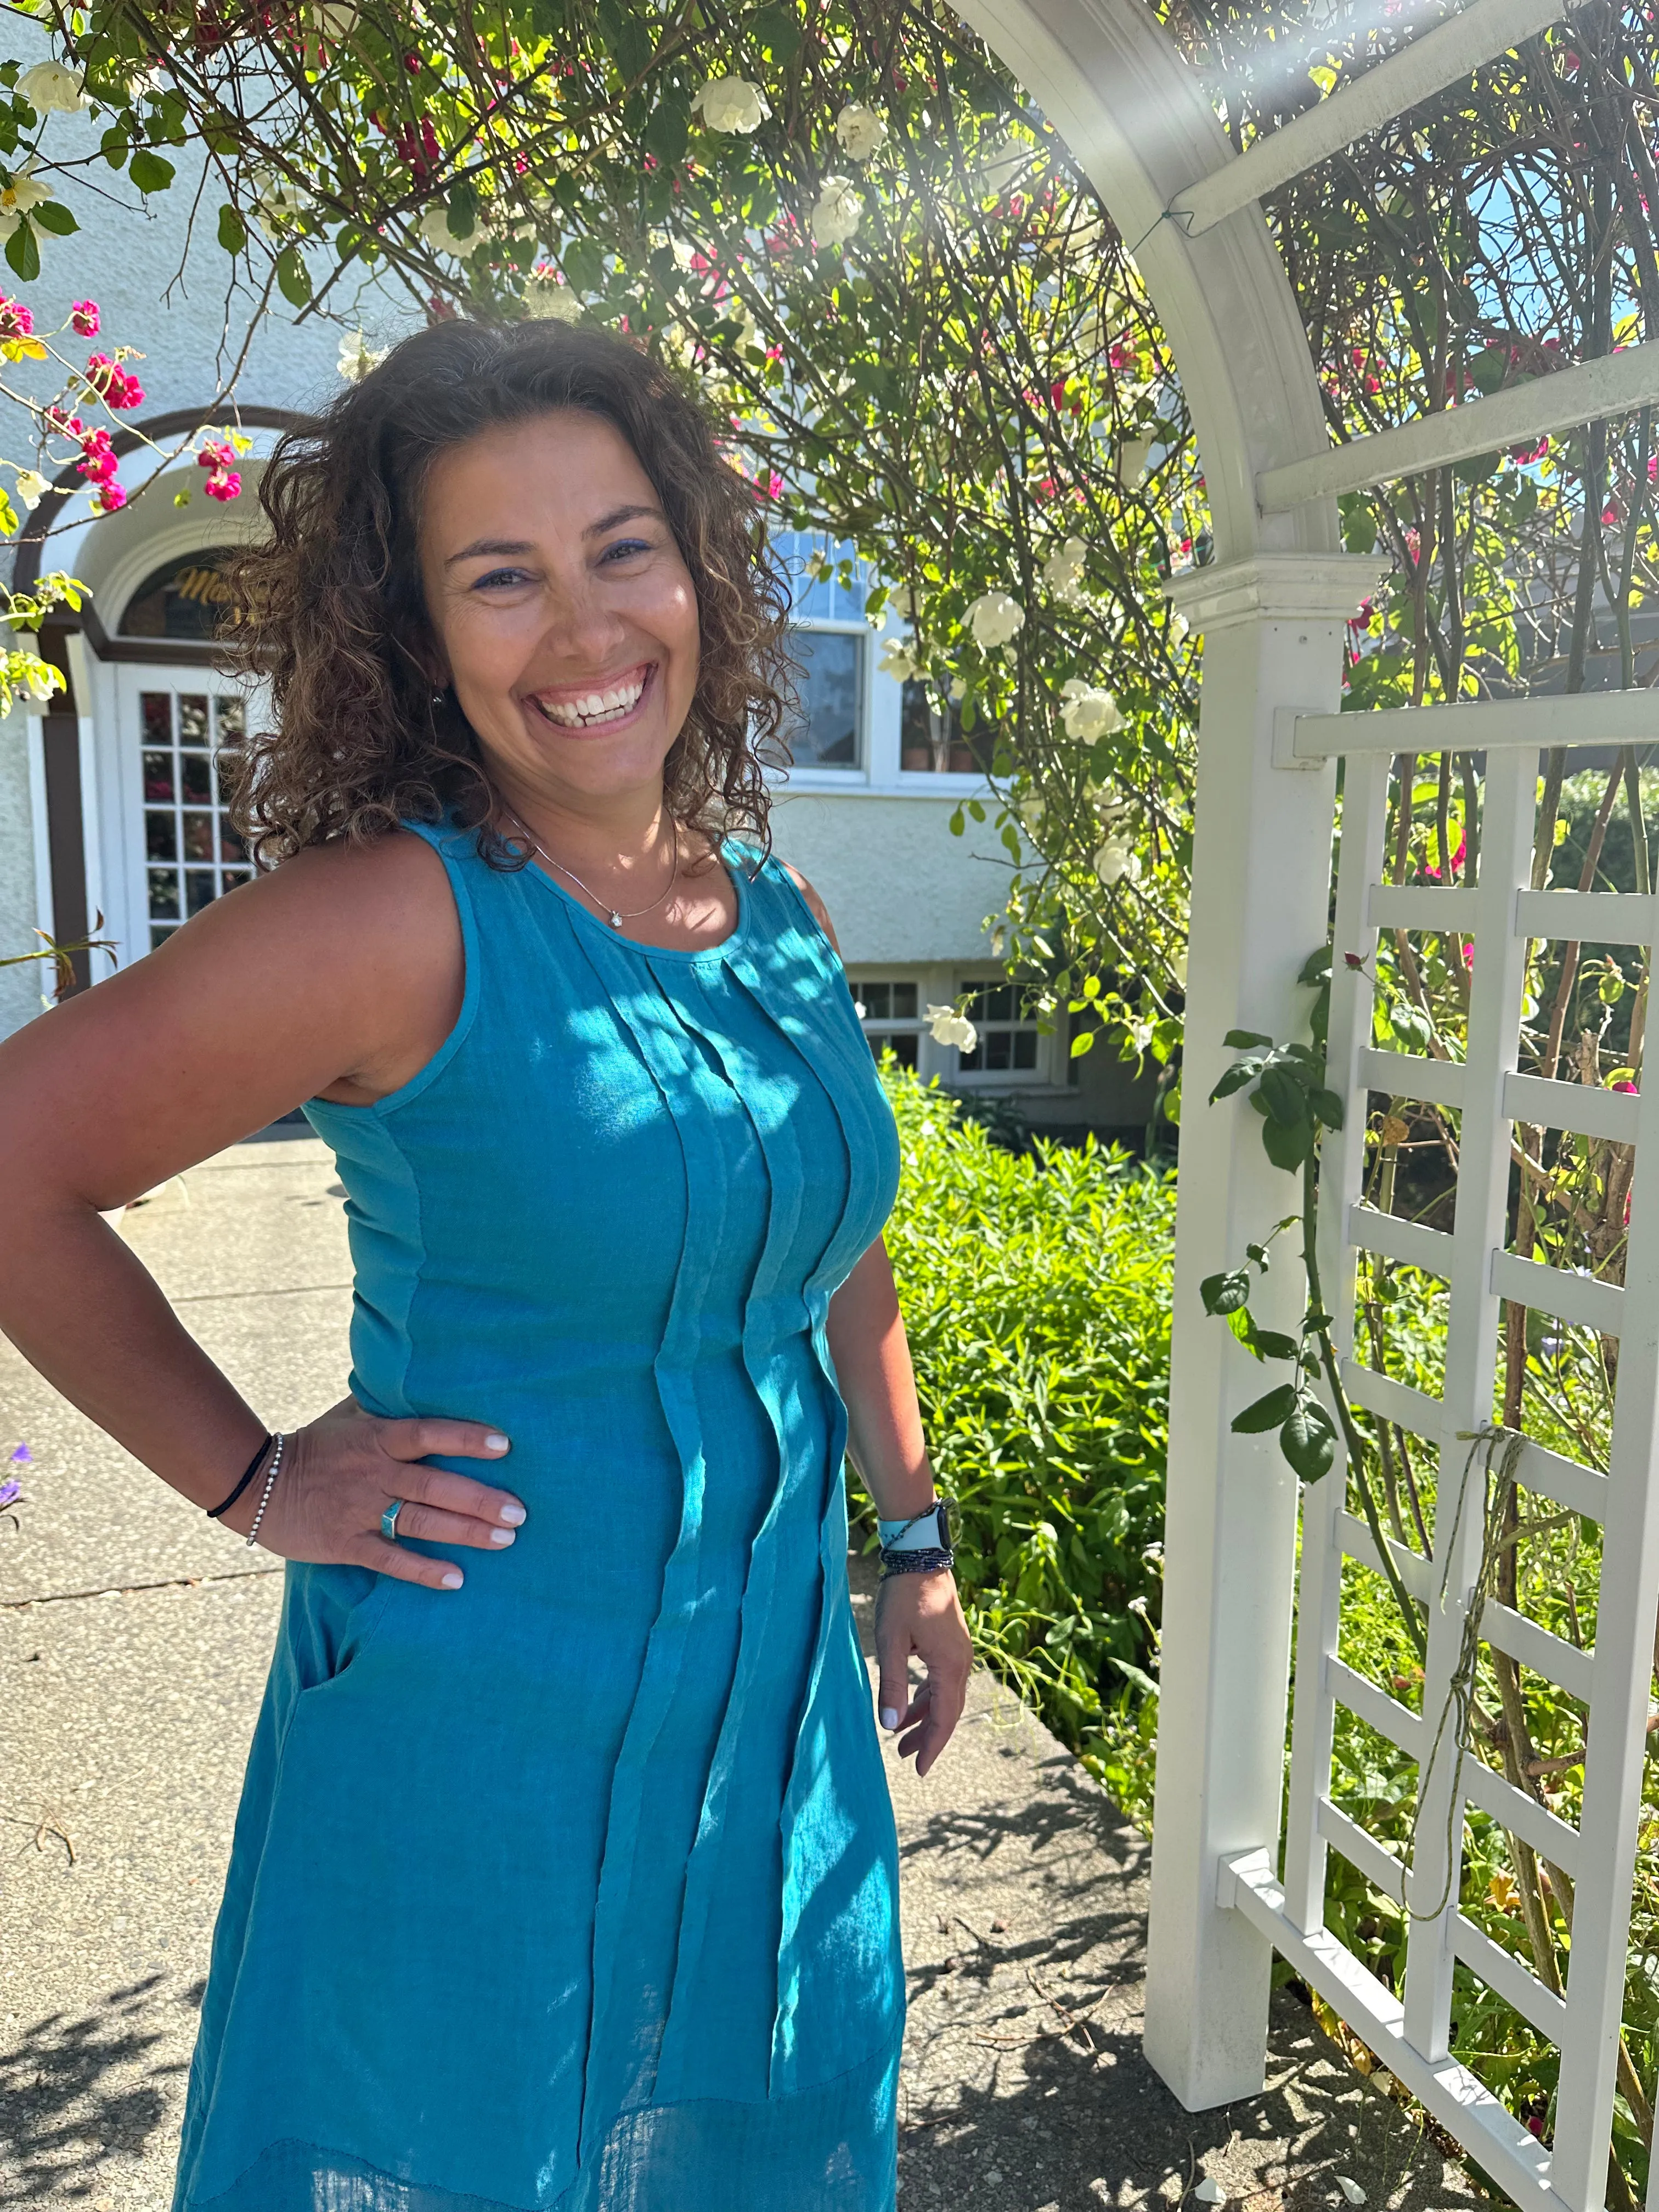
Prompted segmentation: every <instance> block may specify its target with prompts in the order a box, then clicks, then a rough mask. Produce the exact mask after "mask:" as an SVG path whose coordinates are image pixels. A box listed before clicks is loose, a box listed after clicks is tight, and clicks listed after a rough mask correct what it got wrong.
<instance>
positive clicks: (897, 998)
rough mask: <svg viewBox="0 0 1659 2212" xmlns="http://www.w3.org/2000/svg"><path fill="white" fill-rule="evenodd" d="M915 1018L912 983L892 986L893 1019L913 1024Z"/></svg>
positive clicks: (914, 996)
mask: <svg viewBox="0 0 1659 2212" xmlns="http://www.w3.org/2000/svg"><path fill="white" fill-rule="evenodd" d="M915 1018H916V987H915V984H914V983H895V984H894V986H893V1019H894V1020H895V1021H896V1022H913V1021H915Z"/></svg>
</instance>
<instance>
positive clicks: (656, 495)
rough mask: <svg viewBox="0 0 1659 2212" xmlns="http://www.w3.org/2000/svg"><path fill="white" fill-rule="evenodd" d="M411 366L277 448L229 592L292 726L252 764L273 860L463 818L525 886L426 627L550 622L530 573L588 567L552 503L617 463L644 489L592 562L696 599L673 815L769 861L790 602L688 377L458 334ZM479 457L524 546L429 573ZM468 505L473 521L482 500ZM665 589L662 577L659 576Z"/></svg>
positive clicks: (447, 559)
mask: <svg viewBox="0 0 1659 2212" xmlns="http://www.w3.org/2000/svg"><path fill="white" fill-rule="evenodd" d="M394 362H395V367H394V366H393V363H392V362H388V363H386V364H383V366H382V369H381V371H380V373H378V374H374V375H372V376H369V377H368V378H366V379H365V380H363V381H362V383H361V384H358V385H355V386H351V387H349V389H348V390H347V391H346V392H343V394H342V396H341V398H339V399H338V400H337V402H336V403H335V404H334V405H333V406H332V407H331V409H330V410H329V411H328V412H327V414H326V415H325V416H323V417H321V418H320V420H318V421H314V422H309V423H307V424H305V425H302V426H301V427H300V428H297V429H295V430H294V431H291V432H290V433H289V435H287V436H286V437H285V438H284V439H283V441H282V443H281V444H280V446H279V447H278V448H277V453H276V460H275V462H274V464H273V465H272V466H271V468H270V471H268V472H267V474H266V476H265V477H264V481H263V483H262V484H261V487H260V500H261V503H262V505H263V506H264V509H265V513H266V514H267V516H268V518H269V520H270V536H269V538H267V539H266V540H265V541H264V543H262V544H258V545H256V546H253V547H251V548H249V549H248V550H246V551H245V552H243V553H242V554H241V555H240V557H239V558H238V559H237V560H235V561H234V562H233V563H232V564H231V568H230V572H229V574H228V586H229V588H230V589H231V591H232V592H233V593H234V595H235V596H236V598H237V599H238V600H239V602H240V604H242V605H246V607H247V609H248V610H249V613H248V617H247V620H246V624H245V626H244V627H243V629H242V630H241V631H240V634H239V636H238V639H237V644H238V647H239V648H240V649H245V650H246V652H247V653H248V654H249V656H250V658H251V659H253V660H254V661H255V663H256V664H257V665H260V666H262V667H264V669H266V670H268V671H269V675H270V691H271V698H272V702H273V705H274V707H275V708H276V713H275V716H274V718H273V719H274V722H275V727H274V728H272V729H270V730H268V731H264V732H258V733H256V734H255V735H253V736H252V738H251V741H250V744H249V747H248V750H247V753H246V761H245V768H244V773H243V781H242V794H243V796H242V805H243V806H244V809H245V810H246V815H247V828H248V834H249V836H250V837H251V840H252V843H253V845H254V847H255V849H256V850H257V851H258V853H259V854H260V855H261V857H262V858H266V859H271V860H275V859H279V858H281V857H283V855H284V854H287V853H289V852H293V851H295V850H296V849H298V848H300V847H301V846H304V845H310V844H315V843H318V842H321V841H322V840H324V839H325V838H328V837H334V836H341V835H344V836H349V837H358V838H361V837H364V836H371V837H372V836H375V835H377V834H379V833H380V831H382V830H384V829H386V828H389V827H391V826H392V825H393V824H394V823H398V822H406V821H409V820H411V819H413V820H421V821H428V822H430V821H435V820H437V819H438V818H440V817H441V815H442V813H443V812H444V811H446V810H447V809H449V808H454V809H455V810H457V811H458V813H459V817H460V818H461V819H462V820H463V821H465V823H467V824H468V826H472V825H473V824H475V823H482V824H483V825H484V846H485V849H486V851H487V852H488V854H489V857H490V858H491V859H492V860H495V862H496V863H497V864H498V865H507V866H513V865H520V864H521V862H522V854H519V853H514V852H511V851H509V850H508V848H507V844H506V842H505V841H504V840H503V839H502V838H501V837H500V836H497V835H495V829H494V828H493V827H492V826H491V822H490V817H491V814H492V811H493V801H492V798H491V793H490V788H489V780H488V778H487V776H485V775H483V773H482V770H481V765H480V755H479V752H478V733H477V732H476V731H475V728H474V726H473V725H472V724H471V722H470V721H469V720H468V718H467V714H466V712H465V708H464V707H463V705H462V702H461V700H460V696H459V691H458V690H456V689H454V688H453V686H452V685H447V684H446V683H445V675H446V671H445V670H444V668H443V667H442V665H441V657H440V658H439V659H435V658H434V656H433V653H432V652H431V640H430V631H429V628H428V604H429V603H430V604H431V605H433V607H434V608H436V606H437V605H440V604H441V605H445V606H453V605H454V604H455V601H456V599H457V596H458V586H459V588H460V589H464V590H465V591H466V592H471V593H473V594H475V595H476V596H478V597H482V598H488V599H492V600H495V601H499V602H501V604H502V605H504V606H505V607H506V608H507V610H508V612H507V618H506V622H505V623H503V624H500V625H498V628H497V632H496V634H497V635H502V634H504V632H505V629H507V628H508V627H510V626H511V623H512V619H513V615H515V614H516V615H517V616H518V617H520V623H521V625H522V621H523V617H524V616H525V614H526V610H528V609H531V608H532V607H535V606H538V605H540V604H541V602H540V601H539V600H538V599H536V597H535V593H536V592H537V589H538V586H537V585H536V582H535V580H534V579H535V574H536V571H535V568H534V563H533V562H532V558H531V556H532V555H535V554H537V553H538V552H539V551H541V550H556V552H557V553H558V554H559V555H560V556H562V557H565V558H568V556H570V555H571V554H573V553H574V551H575V550H576V547H575V546H574V545H573V544H569V543H568V542H565V541H563V540H561V542H560V543H559V544H558V545H557V546H556V548H548V547H547V546H546V544H545V539H546V526H547V521H548V518H549V514H550V509H549V507H548V505H547V502H546V500H545V498H544V497H543V496H542V495H541V494H542V491H543V489H544V488H545V486H546V485H547V484H548V483H552V482H558V481H560V480H561V479H562V474H563V468H564V465H565V462H566V459H568V457H569V456H570V455H572V454H574V453H576V452H578V451H580V452H581V453H582V454H583V455H584V465H585V467H586V471H587V472H588V476H589V477H590V479H591V478H593V477H595V476H596V473H597V475H598V476H601V477H602V476H603V474H604V471H605V468H606V467H607V466H608V465H614V464H616V463H617V462H619V461H620V462H622V463H623V469H622V480H623V481H624V482H625V483H627V485H628V486H629V487H630V488H631V496H630V495H625V496H623V498H621V499H618V500H613V501H611V512H609V513H605V512H603V511H602V512H599V513H593V512H592V510H589V511H587V512H586V513H584V515H583V518H582V530H581V534H580V547H581V550H583V551H584V552H587V553H590V554H592V555H593V556H595V557H596V558H597V559H599V560H600V561H601V562H603V563H604V564H605V566H606V568H609V569H611V570H612V571H623V572H626V574H627V579H628V582H629V584H630V585H631V584H632V583H633V582H634V581H635V580H636V579H637V577H638V576H639V575H641V574H643V573H646V571H647V568H651V566H652V562H653V556H667V555H669V554H670V553H672V554H673V555H676V556H678V560H679V562H680V564H681V577H682V581H683V583H684V587H685V588H686V590H687V591H688V592H689V594H690V601H691V609H690V611H691V613H692V617H693V619H694V621H695V623H696V633H697V638H698V645H697V650H696V655H695V662H696V681H695V683H694V684H693V685H692V686H691V689H690V692H689V695H688V698H687V700H686V701H685V702H683V704H682V707H681V721H680V723H679V724H678V725H677V729H678V735H677V737H676V739H675V742H674V744H673V746H672V747H671V750H670V751H669V753H668V756H667V758H666V762H665V771H664V773H665V792H666V795H667V798H668V800H669V803H670V805H671V808H672V811H673V812H674V813H675V815H676V817H678V820H679V821H680V822H681V823H683V824H684V825H686V826H687V827H689V828H690V829H694V830H696V829H702V830H705V831H706V830H709V829H714V827H715V826H716V824H717V823H718V824H719V825H720V826H722V827H723V828H724V829H726V831H731V830H733V829H749V830H751V831H753V832H756V833H757V834H758V835H759V836H760V840H761V842H762V843H763V844H764V842H765V826H766V817H767V791H766V785H765V781H764V779H763V774H762V769H763V765H765V764H766V763H769V762H781V760H782V758H783V749H782V746H781V742H780V732H781V729H782V727H783V726H784V722H785V720H786V716H787V696H786V694H787V667H788V658H787V641H786V636H785V629H784V622H785V615H786V611H787V589H786V586H785V583H784V580H783V576H782V574H781V570H780V569H779V568H778V567H777V565H776V564H775V562H774V560H773V558H772V556H771V555H770V553H769V550H768V548H767V544H766V539H765V535H764V532H763V526H762V523H761V519H760V517H759V515H758V513H757V507H756V502H755V500H754V496H753V494H752V491H751V490H750V488H749V487H748V486H747V485H746V484H745V483H744V482H743V480H742V478H741V477H739V476H738V475H737V473H736V472H735V471H732V470H731V469H729V468H726V467H725V466H724V465H721V463H720V458H719V455H718V453H717V451H716V448H715V446H714V437H713V434H712V432H711V430H710V428H709V425H708V422H707V420H706V418H705V417H704V416H703V415H702V412H701V410H699V409H698V408H697V406H696V404H695V402H694V401H693V400H692V399H691V398H690V397H689V396H688V394H687V392H685V391H684V388H683V387H682V386H681V385H680V383H679V382H678V380H677V379H676V378H675V376H674V375H673V374H672V373H671V371H670V370H669V369H667V368H665V367H664V366H663V365H662V364H661V363H659V362H653V361H651V360H650V359H648V358H647V356H645V355H643V354H641V353H637V352H635V349H633V348H632V347H630V346H628V345H625V344H623V343H621V342H620V341H618V340H617V339H614V338H611V337H607V336H604V335H602V334H600V333H599V332H597V331H581V330H568V329H560V330H559V331H557V332H556V334H555V335H553V336H551V337H550V334H549V331H548V326H547V325H546V324H544V323H538V324H531V325H521V326H520V327H519V328H518V329H516V330H509V331H499V330H490V329H488V328H485V327H483V325H477V324H472V323H463V322H455V323H446V324H442V325H439V326H438V327H437V328H435V329H434V330H430V331H423V332H422V334H421V336H420V337H419V338H418V339H416V340H413V341H411V342H410V343H409V344H407V345H404V346H402V347H400V348H398V352H397V354H396V356H394ZM556 422H562V425H563V428H562V430H555V429H554V428H552V427H551V426H552V425H553V424H555V423H556ZM468 441H476V453H477V456H478V457H479V458H480V459H481V460H482V459H483V457H484V456H486V455H487V456H488V461H487V465H486V469H487V473H488V475H489V479H490V482H489V489H490V492H491V494H492V495H494V494H497V493H499V494H500V495H502V499H503V502H504V503H503V505H502V507H501V519H504V520H507V523H508V526H507V527H506V528H503V529H500V530H492V531H491V532H489V536H488V538H483V537H480V536H479V535H478V533H477V532H476V531H474V530H471V529H467V531H466V535H465V537H461V538H456V537H454V536H453V532H452V534H451V535H450V536H449V537H448V538H447V539H446V542H445V544H444V550H443V552H442V554H441V574H434V573H433V572H432V571H431V570H430V568H429V567H428V557H429V551H430V545H431V543H432V542H433V540H432V533H431V532H428V533H427V536H426V538H425V540H424V541H423V544H424V548H425V550H419V551H417V541H421V540H422V526H423V523H424V522H425V521H426V520H429V519H433V518H435V516H437V515H439V514H441V516H442V518H443V523H442V526H441V527H440V528H439V529H438V532H437V534H438V535H439V536H442V535H443V534H444V530H445V529H446V528H447V527H448V526H449V522H450V519H451V517H452V515H453V513H454V512H455V511H456V507H457V501H456V498H455V495H454V493H453V487H452V489H450V490H449V491H446V489H445V478H446V475H447V474H448V473H451V472H452V471H450V469H449V467H448V464H449V461H450V459H451V457H453V454H454V453H455V452H456V450H457V449H458V448H459V447H461V446H462V445H464V444H466V443H468ZM616 481H617V480H616V479H615V478H614V477H613V479H612V489H615V488H616ZM561 506H562V509H563V508H564V507H565V502H561ZM459 507H460V509H461V510H462V511H463V512H465V513H471V512H472V510H471V508H470V507H468V505H467V501H466V500H465V495H463V496H462V498H461V500H460V501H459ZM493 511H494V509H492V512H493ZM630 525H632V526H633V527H631V528H630ZM463 527H464V528H465V524H464V525H463ZM601 540H603V541H604V542H603V543H602V544H601V543H599V541H601ZM526 564H528V565H526ZM660 568H661V561H660V559H657V560H656V562H655V568H654V570H653V573H657V574H659V572H660ZM460 572H465V574H464V576H463V575H462V574H460ZM619 580H620V577H619ZM491 619H492V620H494V619H495V617H492V618H491ZM471 634H472V635H476V634H477V633H476V631H474V632H472V633H471ZM586 665H587V664H586V663H584V664H583V666H584V671H586ZM628 673H629V671H626V670H618V671H617V675H618V677H619V678H621V677H625V676H626V675H627V674H628ZM553 703H554V704H555V706H556V715H557V717H558V718H562V717H564V716H565V715H567V714H569V713H570V712H571V711H572V710H571V708H570V707H569V705H568V702H567V703H561V702H558V701H557V699H556V690H555V694H554V698H553ZM663 711H665V709H664V708H663V705H662V702H661V701H660V700H659V702H658V707H657V712H658V713H659V714H660V713H662V712H663ZM550 719H554V717H551V716H550ZM342 732H345V733H347V736H348V742H347V743H346V744H345V745H344V746H342V744H341V738H342Z"/></svg>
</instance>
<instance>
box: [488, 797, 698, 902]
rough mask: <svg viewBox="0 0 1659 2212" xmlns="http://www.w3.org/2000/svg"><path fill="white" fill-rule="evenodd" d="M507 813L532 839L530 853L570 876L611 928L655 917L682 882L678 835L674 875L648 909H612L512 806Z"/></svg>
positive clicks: (675, 848)
mask: <svg viewBox="0 0 1659 2212" xmlns="http://www.w3.org/2000/svg"><path fill="white" fill-rule="evenodd" d="M507 812H508V813H509V814H511V815H512V816H513V820H514V821H515V822H516V823H518V825H519V827H520V829H522V830H523V832H524V834H525V836H526V838H527V839H528V840H529V843H530V849H531V851H532V853H537V854H540V856H541V858H542V859H543V860H545V861H546V863H547V865H548V866H549V867H550V868H556V869H557V870H558V872H559V873H560V874H561V875H562V876H568V877H569V878H570V880H571V882H572V883H573V884H574V885H575V886H576V889H577V890H579V891H580V893H581V895H582V896H583V897H584V898H585V899H591V900H592V902H593V904H594V905H595V906H596V907H598V908H599V911H600V913H601V914H602V915H604V916H605V920H606V921H608V922H609V923H610V924H611V927H612V929H620V928H621V927H622V926H623V922H625V921H638V920H639V918H640V916H641V915H642V914H654V913H655V912H656V910H657V908H659V906H661V905H662V903H663V902H664V901H665V899H666V898H667V896H668V895H669V893H670V892H671V890H673V888H674V886H675V884H677V883H678V881H679V879H680V841H679V838H678V835H676V836H675V839H674V867H673V872H672V873H671V875H670V877H669V878H668V881H667V882H666V883H665V884H664V885H663V888H662V889H661V890H659V892H658V894H657V896H656V897H655V898H653V900H652V902H651V903H650V905H649V906H636V907H635V908H633V909H632V910H631V911H630V912H629V913H627V914H624V913H623V911H622V909H621V908H619V907H614V906H612V905H611V902H610V901H609V900H608V899H602V898H601V897H600V896H599V893H598V892H597V891H591V890H589V889H588V888H587V885H586V884H585V883H584V882H583V881H582V879H581V878H580V876H579V875H578V874H577V873H576V871H575V870H574V868H567V867H566V866H565V864H564V862H563V861H562V860H555V859H554V857H553V855H552V854H551V853H550V852H549V851H548V849H547V848H546V846H545V845H544V844H543V843H542V842H541V840H540V839H539V838H538V836H537V835H536V833H535V831H534V830H533V829H532V828H531V827H530V824H529V823H527V822H526V820H525V819H524V817H523V816H522V815H521V814H519V813H517V812H515V811H514V810H513V808H512V807H510V806H509V807H508V808H507Z"/></svg>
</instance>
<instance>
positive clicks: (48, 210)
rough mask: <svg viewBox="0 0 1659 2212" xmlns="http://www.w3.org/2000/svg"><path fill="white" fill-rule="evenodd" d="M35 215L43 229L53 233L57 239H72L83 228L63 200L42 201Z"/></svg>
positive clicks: (34, 211) (34, 212)
mask: <svg viewBox="0 0 1659 2212" xmlns="http://www.w3.org/2000/svg"><path fill="white" fill-rule="evenodd" d="M33 214H34V220H35V221H36V222H38V223H39V224H40V228H41V229H42V230H49V231H51V232H52V234H53V236H54V237H57V238H70V237H72V236H73V235H74V234H75V233H76V231H77V230H79V229H80V228H81V226H80V224H79V223H78V222H76V220H75V217H74V216H72V215H71V214H70V211H69V210H68V209H67V208H66V207H65V206H64V203H63V202H62V200H42V201H41V203H40V206H39V207H37V208H36V209H35V210H33Z"/></svg>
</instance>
